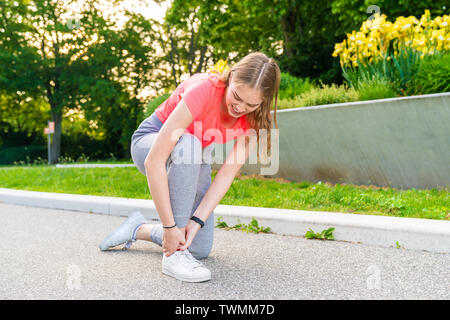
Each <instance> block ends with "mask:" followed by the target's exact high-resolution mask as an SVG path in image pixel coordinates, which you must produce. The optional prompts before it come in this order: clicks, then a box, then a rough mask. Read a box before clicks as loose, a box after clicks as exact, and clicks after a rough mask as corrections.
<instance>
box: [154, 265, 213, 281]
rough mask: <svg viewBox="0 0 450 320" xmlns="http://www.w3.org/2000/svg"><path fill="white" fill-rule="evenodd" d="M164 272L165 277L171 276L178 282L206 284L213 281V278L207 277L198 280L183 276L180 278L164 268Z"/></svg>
mask: <svg viewBox="0 0 450 320" xmlns="http://www.w3.org/2000/svg"><path fill="white" fill-rule="evenodd" d="M162 272H163V273H164V274H165V275H168V276H171V277H173V278H175V279H177V280H181V281H185V282H205V281H208V280H211V276H205V277H203V278H197V279H192V278H185V277H183V276H179V275H176V274H174V273H172V272H171V271H170V270H169V269H167V268H164V267H163V268H162Z"/></svg>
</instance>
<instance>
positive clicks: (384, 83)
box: [356, 77, 398, 101]
mask: <svg viewBox="0 0 450 320" xmlns="http://www.w3.org/2000/svg"><path fill="white" fill-rule="evenodd" d="M356 91H357V92H358V95H359V100H360V101H364V100H374V99H386V98H393V97H397V96H398V94H397V91H396V90H395V88H394V85H393V84H392V83H391V82H390V81H389V80H388V79H383V78H377V77H374V78H372V79H369V80H367V81H362V82H360V84H359V86H358V89H357V90H356Z"/></svg>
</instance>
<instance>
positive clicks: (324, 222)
mask: <svg viewBox="0 0 450 320" xmlns="http://www.w3.org/2000/svg"><path fill="white" fill-rule="evenodd" d="M0 202H3V203H10V204H18V205H26V206H33V207H42V208H50V209H60V210H71V211H81V212H89V213H98V214H106V215H113V216H125V217H126V216H128V215H129V214H130V213H132V212H134V211H136V210H138V211H140V212H141V213H142V214H144V216H146V218H147V219H151V220H153V221H159V216H158V214H157V211H156V209H155V205H154V202H153V201H152V200H144V199H128V198H116V197H102V196H89V195H87V196H86V195H73V194H64V193H50V192H36V191H24V190H14V189H4V188H0ZM214 214H215V217H216V219H217V217H218V216H222V217H223V220H224V221H225V222H226V223H227V224H228V225H230V226H232V225H234V224H236V223H239V222H240V223H249V222H250V221H251V220H252V218H253V217H254V218H255V219H256V220H257V221H258V224H259V225H260V226H264V227H270V229H271V231H272V232H275V233H277V234H282V235H293V236H304V235H305V233H306V232H307V231H308V230H309V229H312V230H314V231H315V232H320V231H322V230H324V229H327V228H330V227H334V228H335V231H334V237H335V240H342V241H350V242H358V243H362V244H368V245H376V246H382V247H393V248H396V247H397V244H399V245H400V247H401V248H404V249H411V250H426V251H430V252H438V253H450V221H438V220H428V219H413V218H397V217H384V216H373V215H360V214H348V213H334V212H320V211H302V210H290V209H278V208H259V207H246V206H229V205H218V206H217V207H216V209H214Z"/></svg>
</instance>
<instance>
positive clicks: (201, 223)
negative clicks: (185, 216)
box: [191, 216, 205, 228]
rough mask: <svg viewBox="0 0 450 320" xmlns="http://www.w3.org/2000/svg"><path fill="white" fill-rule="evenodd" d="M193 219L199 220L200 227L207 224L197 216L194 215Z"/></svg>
mask: <svg viewBox="0 0 450 320" xmlns="http://www.w3.org/2000/svg"><path fill="white" fill-rule="evenodd" d="M191 220H194V221H195V222H197V223H198V224H199V225H200V228H203V226H204V225H205V223H204V222H203V221H202V220H201V219H200V218H197V217H196V216H192V217H191Z"/></svg>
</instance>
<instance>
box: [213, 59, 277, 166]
mask: <svg viewBox="0 0 450 320" xmlns="http://www.w3.org/2000/svg"><path fill="white" fill-rule="evenodd" d="M231 73H233V79H232V80H233V83H234V84H236V86H245V87H248V88H251V89H257V90H260V92H261V94H262V96H263V102H262V104H261V106H260V107H258V108H257V109H256V110H255V111H253V112H250V113H248V114H247V115H246V117H247V121H248V123H249V126H250V128H253V129H255V131H256V133H257V141H258V146H259V141H260V138H259V135H260V131H259V130H260V129H266V132H267V136H266V137H265V139H262V143H263V147H264V144H266V143H267V154H269V153H271V147H272V146H271V129H272V124H273V122H275V128H276V129H278V123H277V102H278V90H279V87H280V75H281V73H280V68H279V67H278V64H277V62H276V61H275V60H274V59H272V58H269V57H267V56H266V55H265V54H264V53H262V52H253V53H250V54H248V55H246V56H245V57H244V58H242V59H241V60H239V61H238V62H237V63H235V64H234V65H233V66H232V67H231V68H230V69H225V70H223V71H222V73H220V74H219V79H220V80H221V81H222V82H224V83H225V84H226V86H228V85H229V79H230V75H231ZM274 98H275V102H274V103H273V100H274ZM272 105H274V112H273V122H272V116H271V114H270V111H271V109H272ZM260 150H261V149H260ZM257 154H258V161H259V152H257Z"/></svg>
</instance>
